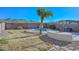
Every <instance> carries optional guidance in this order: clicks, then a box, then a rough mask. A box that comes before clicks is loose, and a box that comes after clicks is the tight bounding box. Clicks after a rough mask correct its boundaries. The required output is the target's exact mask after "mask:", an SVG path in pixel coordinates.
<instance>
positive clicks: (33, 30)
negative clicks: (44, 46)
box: [29, 29, 47, 33]
mask: <svg viewBox="0 0 79 59" xmlns="http://www.w3.org/2000/svg"><path fill="white" fill-rule="evenodd" d="M29 31H30V32H36V33H39V32H40V29H30V30H29ZM42 32H43V33H47V30H46V29H43V30H42Z"/></svg>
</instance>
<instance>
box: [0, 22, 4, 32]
mask: <svg viewBox="0 0 79 59" xmlns="http://www.w3.org/2000/svg"><path fill="white" fill-rule="evenodd" d="M4 30H5V23H0V33H2V32H4Z"/></svg>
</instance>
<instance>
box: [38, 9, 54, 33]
mask: <svg viewBox="0 0 79 59" xmlns="http://www.w3.org/2000/svg"><path fill="white" fill-rule="evenodd" d="M37 14H38V15H39V16H40V18H41V22H40V34H42V30H43V21H44V18H47V17H49V16H52V15H53V14H52V12H51V11H46V10H45V9H44V8H39V9H38V10H37Z"/></svg>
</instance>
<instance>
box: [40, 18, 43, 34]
mask: <svg viewBox="0 0 79 59" xmlns="http://www.w3.org/2000/svg"><path fill="white" fill-rule="evenodd" d="M42 30H43V17H41V23H40V34H42Z"/></svg>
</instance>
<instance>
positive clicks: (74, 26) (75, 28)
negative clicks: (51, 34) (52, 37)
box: [55, 21, 79, 32]
mask: <svg viewBox="0 0 79 59" xmlns="http://www.w3.org/2000/svg"><path fill="white" fill-rule="evenodd" d="M64 22H65V21H64ZM67 22H68V21H67ZM69 22H70V23H69V24H68V23H67V24H66V23H65V24H64V23H62V24H61V23H58V24H55V25H56V27H57V29H59V30H61V31H64V28H72V31H74V32H79V24H73V23H74V21H73V23H72V21H69ZM75 23H76V22H75Z"/></svg>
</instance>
